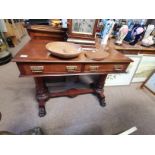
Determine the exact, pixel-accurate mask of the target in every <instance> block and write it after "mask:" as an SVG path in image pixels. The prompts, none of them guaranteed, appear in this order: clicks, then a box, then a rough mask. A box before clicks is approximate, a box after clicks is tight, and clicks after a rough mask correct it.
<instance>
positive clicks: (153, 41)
mask: <svg viewBox="0 0 155 155" xmlns="http://www.w3.org/2000/svg"><path fill="white" fill-rule="evenodd" d="M154 44H155V37H154V36H149V37H147V38H145V39H143V40H142V45H143V46H146V47H149V46H152V45H154Z"/></svg>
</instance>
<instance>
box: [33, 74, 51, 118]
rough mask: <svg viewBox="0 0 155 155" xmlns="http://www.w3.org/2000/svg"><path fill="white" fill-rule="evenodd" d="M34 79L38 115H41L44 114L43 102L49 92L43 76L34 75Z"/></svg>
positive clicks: (44, 102) (47, 97)
mask: <svg viewBox="0 0 155 155" xmlns="http://www.w3.org/2000/svg"><path fill="white" fill-rule="evenodd" d="M34 80H35V85H36V99H37V101H38V106H39V116H40V117H43V116H45V115H46V109H45V104H46V101H47V100H48V99H49V92H48V89H47V87H46V85H45V81H44V78H43V77H36V78H34Z"/></svg>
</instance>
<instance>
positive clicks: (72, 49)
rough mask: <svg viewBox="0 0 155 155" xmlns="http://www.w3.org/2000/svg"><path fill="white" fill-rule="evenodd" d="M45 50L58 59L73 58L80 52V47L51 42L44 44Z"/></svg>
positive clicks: (72, 44)
mask: <svg viewBox="0 0 155 155" xmlns="http://www.w3.org/2000/svg"><path fill="white" fill-rule="evenodd" d="M46 49H47V50H48V51H49V52H50V53H51V54H52V55H54V56H57V57H60V58H74V57H77V56H78V55H79V54H80V53H81V52H82V48H81V46H80V45H76V44H74V43H67V42H51V43H48V44H46Z"/></svg>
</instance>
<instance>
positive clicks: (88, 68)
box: [84, 64, 128, 73]
mask: <svg viewBox="0 0 155 155" xmlns="http://www.w3.org/2000/svg"><path fill="white" fill-rule="evenodd" d="M127 66H128V64H86V65H85V66H84V72H99V73H101V72H124V71H125V70H126V68H127Z"/></svg>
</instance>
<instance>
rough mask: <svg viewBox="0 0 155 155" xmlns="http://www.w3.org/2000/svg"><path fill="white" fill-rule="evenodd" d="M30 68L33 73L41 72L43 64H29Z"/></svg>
mask: <svg viewBox="0 0 155 155" xmlns="http://www.w3.org/2000/svg"><path fill="white" fill-rule="evenodd" d="M30 69H31V71H32V72H33V73H42V72H43V70H44V66H30Z"/></svg>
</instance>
